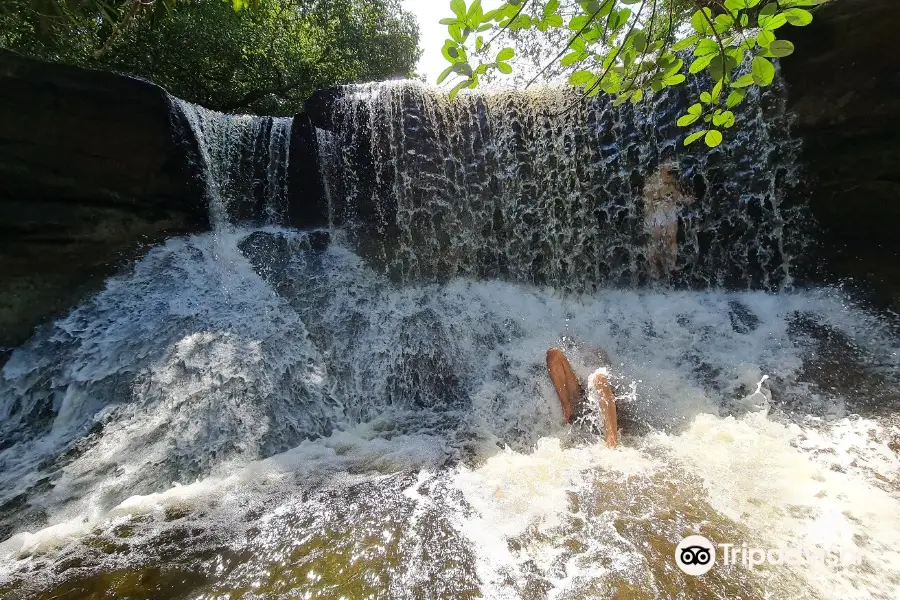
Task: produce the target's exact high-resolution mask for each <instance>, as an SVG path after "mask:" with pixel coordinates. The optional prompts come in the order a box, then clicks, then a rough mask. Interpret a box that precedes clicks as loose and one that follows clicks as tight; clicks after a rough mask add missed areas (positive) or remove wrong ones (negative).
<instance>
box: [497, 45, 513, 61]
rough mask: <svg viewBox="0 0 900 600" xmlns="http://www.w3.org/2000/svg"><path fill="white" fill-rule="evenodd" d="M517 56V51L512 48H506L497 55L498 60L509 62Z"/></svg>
mask: <svg viewBox="0 0 900 600" xmlns="http://www.w3.org/2000/svg"><path fill="white" fill-rule="evenodd" d="M515 55H516V51H515V50H513V49H512V48H504V49H503V50H501V51H500V52H499V53H498V54H497V60H498V61H501V60H509V59H511V58H512V57H513V56H515Z"/></svg>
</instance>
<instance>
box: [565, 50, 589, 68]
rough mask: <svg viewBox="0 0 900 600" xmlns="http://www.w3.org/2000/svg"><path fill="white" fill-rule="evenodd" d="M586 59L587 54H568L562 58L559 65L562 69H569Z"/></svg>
mask: <svg viewBox="0 0 900 600" xmlns="http://www.w3.org/2000/svg"><path fill="white" fill-rule="evenodd" d="M587 57H588V54H587V52H570V53H568V54H566V55H565V56H563V57H562V60H561V61H559V64H560V65H562V66H564V67H571V66H572V65H574V64H575V63H579V62H581V61H583V60H584V59H585V58H587Z"/></svg>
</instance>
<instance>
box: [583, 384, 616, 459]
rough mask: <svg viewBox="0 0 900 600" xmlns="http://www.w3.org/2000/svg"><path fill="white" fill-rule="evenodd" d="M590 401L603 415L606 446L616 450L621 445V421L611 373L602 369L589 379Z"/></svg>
mask: <svg viewBox="0 0 900 600" xmlns="http://www.w3.org/2000/svg"><path fill="white" fill-rule="evenodd" d="M588 399H589V400H590V401H591V402H594V403H596V404H597V405H598V406H599V407H600V412H601V413H603V432H604V433H605V434H606V445H607V446H609V447H610V448H615V447H616V446H618V445H619V419H618V416H617V415H616V394H615V392H613V389H612V386H611V385H610V384H609V371H607V370H606V369H605V368H600V369H597V370H596V371H594V372H593V373H591V376H590V377H588Z"/></svg>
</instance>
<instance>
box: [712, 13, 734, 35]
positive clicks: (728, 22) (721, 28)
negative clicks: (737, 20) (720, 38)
mask: <svg viewBox="0 0 900 600" xmlns="http://www.w3.org/2000/svg"><path fill="white" fill-rule="evenodd" d="M713 24H714V25H715V26H716V31H718V32H719V33H725V32H726V31H728V30H729V29H731V26H732V25H734V17H732V16H731V15H717V16H716V18H715V20H714V21H713Z"/></svg>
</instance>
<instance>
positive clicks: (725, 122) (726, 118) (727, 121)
mask: <svg viewBox="0 0 900 600" xmlns="http://www.w3.org/2000/svg"><path fill="white" fill-rule="evenodd" d="M712 122H713V125H715V126H716V127H725V128H728V127H731V126H732V125H734V113H733V112H731V111H730V110H726V111H722V112H720V113H718V114H716V115H713V121H712Z"/></svg>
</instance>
